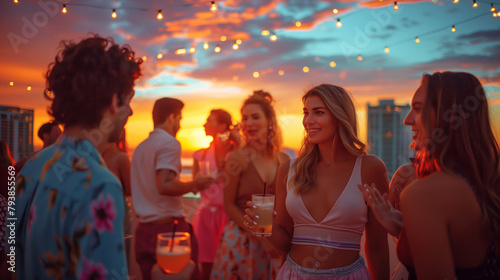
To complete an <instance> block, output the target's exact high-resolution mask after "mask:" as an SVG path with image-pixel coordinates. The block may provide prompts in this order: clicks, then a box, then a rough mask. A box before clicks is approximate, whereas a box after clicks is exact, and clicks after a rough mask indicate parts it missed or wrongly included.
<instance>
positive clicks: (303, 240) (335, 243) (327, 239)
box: [286, 156, 368, 251]
mask: <svg viewBox="0 0 500 280" xmlns="http://www.w3.org/2000/svg"><path fill="white" fill-rule="evenodd" d="M361 162H362V156H359V157H358V158H357V159H356V163H355V164H354V168H353V170H352V173H351V177H350V178H349V181H348V183H347V185H346V187H345V188H344V190H343V192H342V193H341V194H340V196H339V198H338V199H337V201H336V202H335V204H334V205H333V207H332V208H331V209H330V212H329V213H328V214H327V215H326V217H325V218H324V219H323V220H322V221H321V222H319V223H318V222H316V221H315V220H314V218H313V217H312V215H311V214H310V213H309V211H308V210H307V208H306V206H305V204H304V202H303V200H302V196H301V195H300V194H297V193H296V192H295V191H294V186H293V185H292V184H293V183H292V182H291V181H290V178H291V177H292V175H293V172H294V171H293V168H292V163H293V160H292V161H291V162H290V169H289V173H288V179H289V181H288V184H287V196H286V208H287V211H288V213H289V214H290V217H292V219H293V238H292V244H300V245H314V246H321V247H329V248H335V249H342V250H355V251H359V250H360V243H361V236H362V235H363V230H364V227H365V224H366V222H367V220H368V217H367V215H368V207H367V206H366V204H365V200H364V199H363V194H362V193H361V191H360V190H359V189H358V187H357V185H358V184H361V183H362V182H361Z"/></svg>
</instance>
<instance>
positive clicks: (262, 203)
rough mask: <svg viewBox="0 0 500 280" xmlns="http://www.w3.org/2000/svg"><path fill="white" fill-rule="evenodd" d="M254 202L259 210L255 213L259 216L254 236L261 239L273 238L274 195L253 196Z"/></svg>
mask: <svg viewBox="0 0 500 280" xmlns="http://www.w3.org/2000/svg"><path fill="white" fill-rule="evenodd" d="M252 202H253V204H255V205H257V209H255V210H253V211H254V212H255V214H256V215H258V216H259V219H257V221H256V222H257V225H256V226H255V227H254V231H253V232H252V234H253V235H254V236H261V237H268V236H271V233H272V231H273V212H274V195H273V194H266V195H263V194H252Z"/></svg>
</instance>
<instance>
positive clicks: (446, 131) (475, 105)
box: [415, 72, 500, 241]
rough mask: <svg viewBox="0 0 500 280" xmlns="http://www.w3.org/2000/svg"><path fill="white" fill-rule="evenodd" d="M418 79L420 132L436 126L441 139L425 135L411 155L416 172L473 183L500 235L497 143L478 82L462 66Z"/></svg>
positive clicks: (489, 218)
mask: <svg viewBox="0 0 500 280" xmlns="http://www.w3.org/2000/svg"><path fill="white" fill-rule="evenodd" d="M422 85H427V98H426V100H425V103H424V106H423V108H422V124H423V127H424V130H425V133H426V135H433V134H435V135H438V133H434V132H439V134H441V136H442V137H444V136H446V139H445V140H444V141H440V140H441V139H427V140H425V141H424V145H423V147H421V149H420V150H419V151H418V153H417V157H416V160H415V167H416V170H417V175H418V176H419V177H420V178H422V177H425V176H428V175H430V174H432V173H433V172H436V171H440V170H443V171H446V172H449V173H453V174H458V175H460V176H463V177H464V178H465V179H466V180H467V181H468V183H469V184H470V185H471V186H473V187H474V188H475V192H476V196H477V197H478V199H479V202H480V204H481V208H482V210H483V213H484V216H485V219H487V221H488V222H489V224H490V225H491V227H492V230H493V232H494V234H495V236H496V238H497V240H498V241H500V171H499V170H500V169H499V146H498V143H497V140H496V139H495V136H494V134H493V130H492V128H491V122H490V117H489V110H488V100H487V97H486V94H485V92H484V89H483V86H482V85H481V83H480V82H479V80H478V79H477V78H476V77H475V76H474V75H472V74H469V73H465V72H436V73H434V74H432V75H429V74H424V75H423V77H422ZM442 137H440V138H442Z"/></svg>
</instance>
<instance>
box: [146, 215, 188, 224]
mask: <svg viewBox="0 0 500 280" xmlns="http://www.w3.org/2000/svg"><path fill="white" fill-rule="evenodd" d="M175 220H177V221H185V218H184V217H171V218H166V219H161V220H157V221H153V222H149V223H141V224H145V225H161V224H168V223H172V222H173V221H175Z"/></svg>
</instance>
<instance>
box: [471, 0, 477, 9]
mask: <svg viewBox="0 0 500 280" xmlns="http://www.w3.org/2000/svg"><path fill="white" fill-rule="evenodd" d="M472 8H477V2H476V0H474V4H472Z"/></svg>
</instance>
